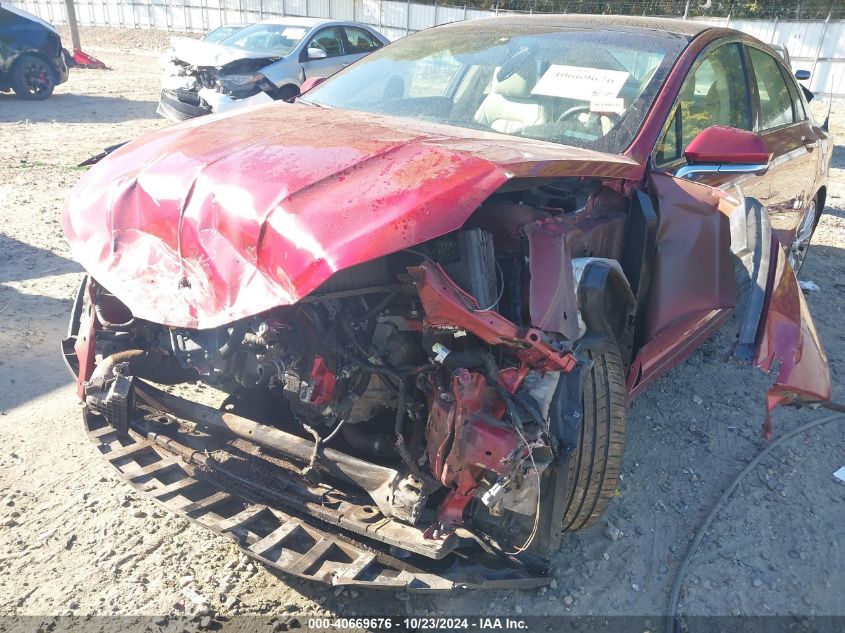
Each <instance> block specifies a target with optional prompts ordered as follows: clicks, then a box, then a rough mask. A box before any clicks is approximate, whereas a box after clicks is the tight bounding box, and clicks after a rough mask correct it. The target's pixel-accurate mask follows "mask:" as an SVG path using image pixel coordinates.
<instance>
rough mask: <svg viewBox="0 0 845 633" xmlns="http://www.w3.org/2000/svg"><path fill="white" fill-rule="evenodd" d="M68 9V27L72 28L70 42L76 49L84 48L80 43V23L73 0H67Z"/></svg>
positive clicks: (66, 6)
mask: <svg viewBox="0 0 845 633" xmlns="http://www.w3.org/2000/svg"><path fill="white" fill-rule="evenodd" d="M65 8H66V9H67V27H68V29H69V30H70V43H71V46H73V50H74V51H78V50H82V45H81V44H80V43H79V24H77V22H76V9H75V8H74V7H73V0H65Z"/></svg>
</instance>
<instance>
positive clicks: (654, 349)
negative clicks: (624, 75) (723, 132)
mask: <svg viewBox="0 0 845 633" xmlns="http://www.w3.org/2000/svg"><path fill="white" fill-rule="evenodd" d="M744 69H745V65H744V62H743V59H742V48H741V46H740V45H739V44H738V43H736V42H727V43H723V44H717V45H715V46H712V47H710V48H708V49H705V50H704V51H703V52H702V54H701V56H700V57H699V59H698V60H697V61H696V62H695V63H694V64H693V66H692V68H691V69H690V71H689V73H688V75H687V77H686V79H685V80H684V82H683V84H682V86H681V89H680V91H679V93H678V98H677V100H676V103H675V106H674V107H673V109H672V111H671V114H670V116H669V117H668V120H667V121H666V123H665V125H664V130H663V133H662V134H661V137H660V140H659V141H658V143H657V144H656V146H655V148H654V151H653V152H652V156H651V165H652V167H651V169H650V172H649V175H648V180H647V184H648V193H649V195H650V196H651V198H652V200H653V201H654V203H655V207H656V214H657V232H656V244H655V246H656V249H655V253H654V260H653V262H652V273H651V280H650V282H649V291H648V297H647V300H646V305H645V306H644V307H643V308H642V318H641V325H640V335H639V339H640V343H641V348H640V351H639V352H638V355H637V358H636V359H635V362H634V363H633V364H632V368H631V371H632V374H631V377H630V379H629V389H630V388H634V387H636V388H638V389H639V388H642V387H643V386H645V385H646V384H648V383H649V382H651V381H653V380H655V379H656V378H657V377H658V376H660V375H661V374H662V373H664V372H665V371H666V370H667V369H668V368H669V367H671V366H673V365H674V364H675V363H677V362H678V361H679V360H680V359H681V358H683V357H685V356H686V355H688V354H689V353H691V352H692V351H693V350H694V349H695V348H696V346H697V345H698V344H699V343H700V342H701V340H703V338H705V337H706V336H708V335H709V334H710V333H711V332H712V331H714V330H715V329H716V328H718V326H719V325H720V324H721V323H723V322H724V321H725V320H726V319H727V318H728V317H729V316H730V310H731V309H732V308H733V307H734V304H735V294H736V292H735V284H734V272H733V260H732V253H731V228H730V224H731V215H732V213H733V212H734V211H735V209H736V208H737V205H736V203H735V202H732V201H731V199H730V197H729V196H728V194H727V193H726V190H729V189H733V188H734V186H735V185H736V184H738V183H739V184H741V188H742V189H743V190H744V191H746V192H747V193H751V192H752V191H755V192H759V191H760V190H761V187H767V186H768V185H767V184H765V183H761V182H760V181H759V179H756V178H755V177H754V176H750V177H748V175H744V176H740V177H738V176H737V175H735V174H731V175H727V176H726V175H724V174H723V175H719V174H712V175H710V174H705V175H704V177H702V178H700V180H699V181H698V182H692V181H690V180H687V179H685V178H681V177H678V176H676V173H677V172H678V171H679V170H680V169H681V168H682V167H684V166H686V159H685V158H684V148H685V147H686V146H687V145H688V144H689V143H690V141H692V139H693V138H695V136H696V135H697V134H698V133H699V132H701V131H702V130H704V129H705V128H707V127H710V126H714V125H727V126H730V127H737V128H741V129H746V130H750V129H751V127H752V107H751V96H750V92H749V90H748V85H747V82H746V80H745V70H744Z"/></svg>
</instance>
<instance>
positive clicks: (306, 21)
mask: <svg viewBox="0 0 845 633" xmlns="http://www.w3.org/2000/svg"><path fill="white" fill-rule="evenodd" d="M335 22H337V20H328V19H326V18H296V17H289V18H270V19H269V20H262V21H261V24H289V25H290V26H302V27H306V28H314V27H315V26H320V25H322V24H332V23H335Z"/></svg>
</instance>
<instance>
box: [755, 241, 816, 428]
mask: <svg viewBox="0 0 845 633" xmlns="http://www.w3.org/2000/svg"><path fill="white" fill-rule="evenodd" d="M771 250H772V253H773V256H772V259H773V263H772V265H771V268H770V270H771V283H770V285H769V292H768V301H767V304H766V308H765V310H764V321H763V322H762V323H761V330H760V334H759V338H758V343H757V354H756V356H755V357H754V364H755V365H756V366H757V367H759V368H760V369H762V370H763V371H766V372H768V371H770V370H771V369H772V367H774V366H775V364H776V363H779V365H780V366H779V369H778V374H777V378H776V380H775V384H774V385H773V386H772V387H771V388H770V389H769V391H768V393H767V394H766V409H767V415H766V422H765V425H764V434H765V435H766V436H767V437H771V434H772V428H771V420H770V417H769V414H770V413H771V412H772V410H773V409H775V408H776V407H778V406H780V405H782V404H793V403H801V402H823V401H827V400H830V394H831V382H830V368H829V366H828V362H827V356H826V355H825V353H824V350H823V349H822V346H821V341H819V336H818V333H817V332H816V328H815V325H814V324H813V320H812V318H811V317H810V312H809V309H808V308H807V301H806V300H805V299H804V293H803V292H801V289H800V288H799V286H798V279H797V278H796V277H795V273H794V272H793V270H792V267H791V266H790V265H789V261H788V258H787V255H786V253H785V251H784V250H783V247H782V246H781V245H780V244H779V243H778V242H777V241H776V239H774V238H773V244H772V249H771Z"/></svg>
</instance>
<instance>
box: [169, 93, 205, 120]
mask: <svg viewBox="0 0 845 633" xmlns="http://www.w3.org/2000/svg"><path fill="white" fill-rule="evenodd" d="M156 113H157V114H159V115H160V116H163V117H164V118H165V119H169V120H171V121H176V122H179V121H187V120H188V119H193V118H194V117H198V116H203V115H206V114H211V108H210V107H209V106H207V105H204V104H202V102H201V101H199V99H198V98H197V100H196V103H195V104H194V103H188V102H186V101H182V100H180V99H179V96H178V93H177V92H176V91H174V90H162V91H161V96H160V97H159V101H158V108H156Z"/></svg>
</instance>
